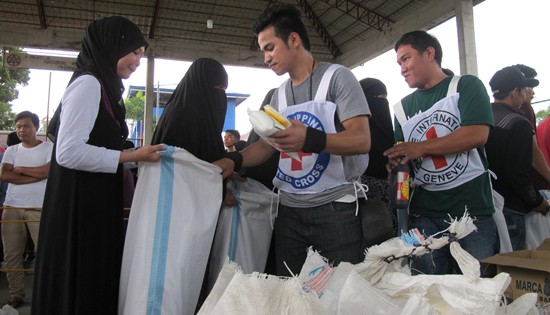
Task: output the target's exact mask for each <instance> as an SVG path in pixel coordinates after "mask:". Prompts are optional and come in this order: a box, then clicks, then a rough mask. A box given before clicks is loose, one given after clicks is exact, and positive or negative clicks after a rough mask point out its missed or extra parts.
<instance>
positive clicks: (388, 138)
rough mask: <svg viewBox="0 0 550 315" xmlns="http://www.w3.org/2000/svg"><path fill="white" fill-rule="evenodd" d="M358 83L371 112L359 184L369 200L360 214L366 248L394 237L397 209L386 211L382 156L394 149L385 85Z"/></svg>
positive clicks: (367, 80) (371, 80)
mask: <svg viewBox="0 0 550 315" xmlns="http://www.w3.org/2000/svg"><path fill="white" fill-rule="evenodd" d="M359 84H360V85H361V88H362V89H363V93H364V94H365V97H366V99H367V102H368V103H369V108H370V111H371V117H370V119H369V126H370V135H371V149H370V151H369V166H368V167H367V170H366V171H365V172H364V173H363V175H362V176H361V182H362V183H363V184H365V185H367V186H368V191H367V197H368V198H367V200H366V201H365V202H366V204H365V206H364V207H363V208H361V212H360V214H361V223H362V225H363V247H364V248H368V247H370V246H373V245H377V244H380V243H382V242H384V241H386V240H388V239H389V238H391V237H394V236H395V235H396V231H397V216H396V213H395V212H396V209H390V208H389V186H388V171H387V170H386V163H387V161H388V159H387V158H386V157H385V156H384V151H386V150H387V149H389V148H391V147H392V146H393V125H392V121H391V114H390V107H389V103H388V99H387V96H388V91H387V89H386V85H385V84H384V83H383V82H382V81H380V80H378V79H375V78H365V79H363V80H360V81H359ZM386 212H388V213H386ZM378 214H380V215H378ZM383 214H386V216H383Z"/></svg>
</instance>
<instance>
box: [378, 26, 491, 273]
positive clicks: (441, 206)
mask: <svg viewBox="0 0 550 315" xmlns="http://www.w3.org/2000/svg"><path fill="white" fill-rule="evenodd" d="M394 49H395V51H396V53H397V63H398V64H399V66H400V67H401V75H402V76H403V77H404V78H405V81H406V82H407V84H408V85H409V87H411V88H415V89H416V90H415V91H414V92H413V93H411V94H409V95H408V96H406V97H405V98H403V99H402V100H401V104H399V105H396V107H395V141H396V142H397V141H406V142H403V143H401V144H397V145H395V146H393V147H391V148H390V149H388V150H387V151H386V152H384V155H386V156H387V157H388V159H389V162H390V163H389V167H394V166H396V165H398V164H399V163H401V164H405V163H409V162H412V163H411V164H412V170H411V172H412V173H413V175H414V180H412V181H411V187H412V188H413V189H414V191H412V193H411V196H412V197H411V200H410V204H409V214H410V217H409V228H411V229H413V228H417V229H418V230H419V231H421V232H423V233H424V234H426V235H427V236H430V235H434V234H435V233H437V232H440V231H443V230H445V229H447V228H448V227H449V224H448V221H449V216H451V217H453V218H460V217H462V216H463V215H464V211H465V209H467V210H468V212H469V214H470V215H471V216H472V217H474V218H475V219H474V224H475V226H476V227H477V232H475V233H471V234H470V235H468V236H466V237H465V238H463V239H461V240H459V243H460V245H461V246H462V248H463V249H464V250H466V251H467V252H468V253H470V254H471V255H472V256H473V257H474V258H476V259H478V260H481V259H483V258H486V257H490V256H492V255H494V254H495V253H496V252H497V239H498V238H497V230H496V224H495V221H494V219H493V216H492V215H493V213H494V211H495V209H494V205H493V200H492V191H491V187H490V181H489V180H490V179H489V173H488V165H487V159H486V157H485V152H484V150H483V145H484V144H485V142H486V141H487V137H488V135H489V130H490V129H491V127H492V126H493V113H492V112H491V107H490V103H489V96H488V95H487V91H486V89H485V86H484V85H483V82H481V81H480V80H479V79H478V78H477V77H475V76H473V75H463V76H461V77H456V76H447V75H446V74H445V73H444V71H443V69H442V68H441V61H442V56H443V50H442V49H441V44H440V43H439V41H438V40H437V39H436V38H435V37H433V36H432V35H430V34H428V33H427V32H425V31H422V30H417V31H412V32H408V33H406V34H403V35H402V36H401V38H400V39H399V40H398V41H397V42H396V44H395V46H394ZM464 153H466V154H464ZM411 270H412V271H413V273H424V274H447V273H451V272H453V271H460V270H459V267H458V264H457V263H456V261H455V260H454V258H453V257H452V255H451V253H450V250H449V246H445V247H443V248H441V249H438V250H435V251H433V252H432V253H428V254H425V255H423V256H420V257H417V258H414V259H413V260H412V265H411ZM484 270H485V266H484V265H483V264H482V265H481V270H480V272H481V274H482V275H483V274H484Z"/></svg>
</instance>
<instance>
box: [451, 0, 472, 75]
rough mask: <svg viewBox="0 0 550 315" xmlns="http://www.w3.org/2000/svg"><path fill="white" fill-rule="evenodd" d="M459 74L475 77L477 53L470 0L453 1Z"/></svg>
mask: <svg viewBox="0 0 550 315" xmlns="http://www.w3.org/2000/svg"><path fill="white" fill-rule="evenodd" d="M455 13H456V29H457V34H458V54H459V57H460V74H474V75H477V53H476V39H475V30H474V5H473V1H472V0H455Z"/></svg>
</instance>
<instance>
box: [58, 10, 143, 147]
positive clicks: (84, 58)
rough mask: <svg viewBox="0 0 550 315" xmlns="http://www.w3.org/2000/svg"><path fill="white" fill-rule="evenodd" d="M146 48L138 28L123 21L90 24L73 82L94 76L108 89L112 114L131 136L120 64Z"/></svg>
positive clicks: (101, 20)
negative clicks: (88, 75)
mask: <svg viewBox="0 0 550 315" xmlns="http://www.w3.org/2000/svg"><path fill="white" fill-rule="evenodd" d="M143 46H145V47H147V41H146V40H145V37H143V34H142V33H141V30H140V29H139V27H138V26H137V25H135V24H134V23H132V22H131V21H129V20H127V19H125V18H123V17H120V16H111V17H106V18H103V19H100V20H97V21H94V22H92V23H90V24H89V25H88V26H87V27H86V33H85V35H84V39H83V40H82V49H81V51H80V54H79V55H78V58H77V60H76V67H77V69H76V70H75V72H74V73H73V76H72V77H71V80H70V82H72V81H73V80H74V79H76V78H77V77H79V76H80V75H82V74H84V73H92V74H93V75H94V76H95V77H96V78H98V79H99V81H100V82H101V85H102V86H103V88H104V89H105V91H106V93H107V96H108V97H109V102H110V103H111V106H112V109H113V113H114V114H115V117H116V119H117V120H118V121H119V124H120V125H121V127H122V135H123V136H124V138H126V137H127V136H128V127H127V126H126V123H125V121H124V120H125V118H126V117H125V116H126V110H125V108H124V103H123V102H122V93H123V92H124V85H123V84H122V79H121V78H120V77H119V76H118V74H117V63H118V60H119V59H120V58H122V57H124V56H126V55H127V54H129V53H131V52H132V51H134V50H136V49H138V48H140V47H143ZM69 84H70V83H69Z"/></svg>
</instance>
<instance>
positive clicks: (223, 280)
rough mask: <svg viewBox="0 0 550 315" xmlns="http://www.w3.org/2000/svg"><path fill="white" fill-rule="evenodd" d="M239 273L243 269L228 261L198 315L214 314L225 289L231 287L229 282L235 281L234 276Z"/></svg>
mask: <svg viewBox="0 0 550 315" xmlns="http://www.w3.org/2000/svg"><path fill="white" fill-rule="evenodd" d="M237 273H242V270H241V268H240V267H239V265H237V264H236V263H234V262H231V261H229V260H226V261H225V263H224V265H223V267H222V270H221V271H220V273H219V274H218V277H217V281H216V283H215V285H214V287H213V288H212V290H211V291H210V294H209V295H208V297H207V298H206V300H205V301H204V303H203V304H202V306H201V309H200V310H199V312H198V313H197V315H208V314H212V310H213V309H214V307H215V306H216V304H218V301H219V300H220V298H221V297H222V295H223V293H224V292H225V289H226V288H227V286H228V285H229V282H231V280H232V279H233V276H234V275H235V274H237Z"/></svg>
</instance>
